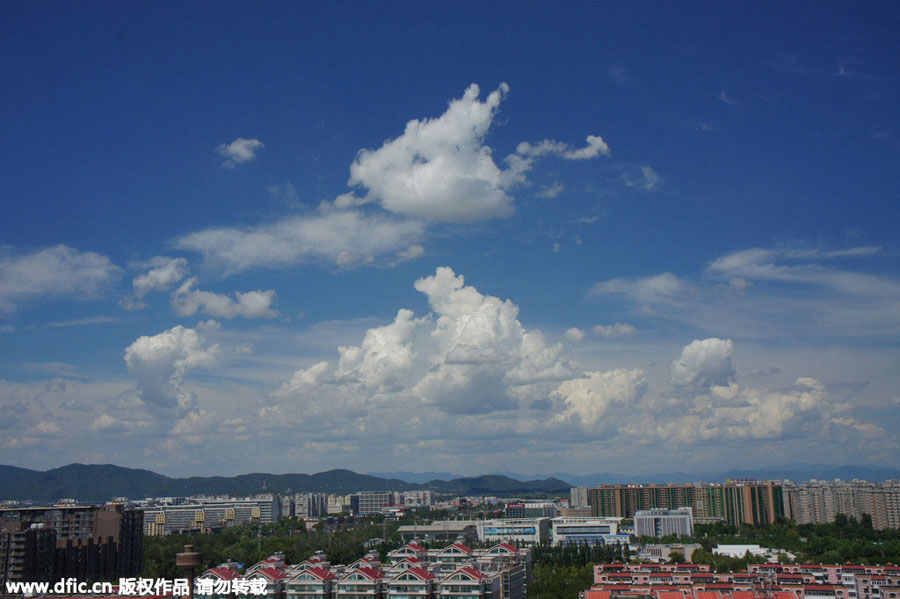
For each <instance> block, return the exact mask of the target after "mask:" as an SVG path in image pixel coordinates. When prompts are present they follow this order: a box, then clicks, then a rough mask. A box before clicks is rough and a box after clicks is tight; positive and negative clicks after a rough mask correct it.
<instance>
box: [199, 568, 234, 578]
mask: <svg viewBox="0 0 900 599" xmlns="http://www.w3.org/2000/svg"><path fill="white" fill-rule="evenodd" d="M205 574H212V575H214V576H217V577H219V578H220V579H222V580H231V579H232V578H236V577H237V576H240V572H238V571H237V570H235V569H233V568H210V569H209V570H207V571H206V572H205Z"/></svg>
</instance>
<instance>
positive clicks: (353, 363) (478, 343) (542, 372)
mask: <svg viewBox="0 0 900 599" xmlns="http://www.w3.org/2000/svg"><path fill="white" fill-rule="evenodd" d="M415 288H416V289H417V290H418V291H420V292H422V293H423V294H425V295H426V296H427V298H428V302H429V305H430V306H431V309H432V314H431V315H428V316H424V317H421V318H416V317H415V316H414V314H413V313H412V312H411V311H409V310H400V311H399V312H398V313H397V317H396V318H395V319H394V321H393V322H392V323H391V324H389V325H386V326H383V327H374V328H370V329H369V330H368V331H367V332H366V334H365V336H364V338H363V341H362V343H361V344H360V345H358V346H356V345H351V346H342V347H339V348H338V352H339V354H340V359H339V363H338V366H337V367H336V368H334V369H333V370H332V369H330V368H329V367H328V366H327V364H324V363H321V362H320V363H319V364H317V365H315V366H314V367H312V368H311V369H304V370H300V371H298V372H297V373H296V374H295V375H294V377H293V378H292V380H291V382H290V383H287V384H286V385H285V386H283V387H282V389H281V390H280V391H279V392H278V397H281V398H287V397H290V396H292V394H293V395H295V396H298V397H306V398H310V399H311V398H313V397H321V396H324V395H327V396H329V397H333V398H340V399H339V400H337V401H339V402H341V403H340V405H342V406H346V405H347V402H350V405H355V406H357V409H362V408H363V407H364V406H368V405H375V404H377V405H379V406H381V407H382V408H381V409H386V407H387V406H392V407H394V408H398V407H399V406H405V407H406V408H405V409H416V408H422V407H425V406H432V407H433V408H436V409H437V410H438V411H439V412H442V413H444V414H473V413H487V412H496V411H504V410H515V409H517V408H518V407H520V406H525V405H529V404H530V403H531V402H534V401H537V400H540V399H542V398H546V396H547V393H548V392H549V385H552V384H554V383H556V382H558V381H560V380H563V379H565V378H568V377H571V376H572V370H571V366H570V365H569V364H568V362H567V360H566V359H565V357H564V356H563V355H562V352H563V348H562V346H561V345H559V344H557V345H552V346H550V345H547V344H546V343H545V341H544V338H543V335H542V334H541V333H540V331H528V330H526V329H525V328H524V327H523V326H522V325H521V323H519V321H518V320H517V316H518V308H517V306H516V305H515V304H513V303H512V302H511V301H509V300H506V301H502V300H500V299H499V298H496V297H492V296H486V295H483V294H481V293H479V292H478V290H476V289H475V288H474V287H470V286H466V285H465V284H464V280H463V277H461V276H457V275H456V274H455V273H454V272H453V271H452V270H451V269H450V268H446V267H441V268H438V269H437V271H436V272H435V274H434V275H433V276H430V277H425V278H422V279H419V280H418V281H416V283H415ZM541 389H543V390H541ZM323 417H324V415H323Z"/></svg>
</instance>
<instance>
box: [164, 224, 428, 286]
mask: <svg viewBox="0 0 900 599" xmlns="http://www.w3.org/2000/svg"><path fill="white" fill-rule="evenodd" d="M424 232H425V227H424V225H423V224H422V223H420V222H418V221H412V220H398V219H394V218H389V217H385V216H379V215H374V214H371V215H370V214H364V213H362V212H359V211H341V210H325V211H318V212H316V213H313V214H309V215H299V216H292V217H288V218H285V219H283V220H280V221H276V222H274V223H270V224H266V225H259V226H256V227H242V228H238V227H228V228H218V229H206V230H203V231H198V232H196V233H190V234H188V235H184V236H182V237H179V238H177V239H176V240H175V245H176V246H177V247H179V248H182V249H187V250H193V251H196V252H200V253H201V254H202V255H203V258H204V260H205V261H206V262H207V263H209V264H210V265H212V266H213V267H216V268H220V269H222V270H223V271H224V272H225V273H226V274H234V273H238V272H243V271H246V270H250V269H253V268H284V267H289V266H295V265H297V264H303V263H307V262H324V263H327V264H335V265H339V266H351V265H355V264H368V263H372V262H375V261H376V260H378V259H379V258H382V257H385V256H392V255H394V256H396V255H400V254H403V255H404V256H408V255H409V251H410V250H409V248H410V246H411V245H416V244H417V243H418V242H419V241H420V240H421V239H422V237H423V236H424Z"/></svg>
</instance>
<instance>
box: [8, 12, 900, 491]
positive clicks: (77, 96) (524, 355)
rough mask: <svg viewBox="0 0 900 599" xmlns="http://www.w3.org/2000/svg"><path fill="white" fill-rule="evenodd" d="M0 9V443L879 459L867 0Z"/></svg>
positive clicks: (98, 450)
mask: <svg viewBox="0 0 900 599" xmlns="http://www.w3.org/2000/svg"><path fill="white" fill-rule="evenodd" d="M0 15H2V18H0V32H2V34H3V35H0V48H2V49H3V52H2V53H0V69H2V71H3V72H4V73H5V74H6V76H5V79H6V80H7V82H8V84H7V85H6V86H4V90H3V91H0V98H2V102H0V105H2V106H3V108H2V109H0V111H2V112H0V114H2V115H3V118H2V119H0V121H2V123H3V125H2V127H3V131H4V136H3V137H4V139H5V140H6V143H5V144H3V145H2V147H0V159H2V164H3V165H4V169H3V170H4V176H3V177H2V181H0V201H2V202H3V208H4V214H5V215H7V218H5V219H3V223H2V224H0V352H2V353H0V406H2V408H3V411H4V414H6V415H8V416H5V417H4V419H3V420H4V421H3V422H2V423H0V450H2V455H3V458H2V459H0V462H2V463H4V464H9V465H14V466H20V467H25V468H32V469H39V470H44V469H48V468H54V467H59V466H62V465H64V464H69V463H72V462H85V463H115V464H118V465H122V466H127V467H132V468H146V469H149V470H154V471H158V472H163V473H165V474H167V475H169V476H190V475H203V474H206V473H215V474H219V475H234V474H239V473H245V472H259V471H277V472H310V473H312V472H321V471H325V470H328V469H332V468H347V469H350V470H354V471H357V472H377V471H399V470H403V471H410V472H421V471H443V472H458V473H460V474H462V475H477V474H484V473H485V472H494V471H516V472H524V473H552V472H564V471H566V472H573V473H579V474H589V473H595V472H603V471H605V472H623V471H624V472H634V473H640V474H645V473H656V472H662V471H666V470H670V471H678V472H688V473H690V472H713V471H722V470H726V469H729V468H753V467H761V466H777V465H780V464H790V463H797V462H809V463H824V464H847V463H852V464H859V465H869V466H878V465H883V466H893V465H895V464H897V463H900V440H898V438H897V436H896V434H892V433H890V431H891V430H898V429H900V409H898V408H900V392H898V391H897V389H898V384H900V369H898V368H897V365H898V364H900V351H898V341H900V277H898V275H897V273H898V258H900V253H898V249H900V248H898V245H897V230H898V225H900V210H897V204H898V202H897V197H898V191H900V189H898V186H900V178H898V177H897V175H898V169H897V165H898V164H900V144H898V132H900V130H898V127H900V123H898V120H897V117H898V112H897V106H898V105H900V103H898V97H897V96H898V92H900V86H898V73H897V69H896V66H895V65H894V64H893V62H894V61H893V60H892V58H893V56H894V55H895V54H896V49H897V47H898V41H900V39H898V38H900V36H898V33H897V32H898V31H900V27H898V26H897V25H898V24H900V23H898V21H900V19H898V16H900V11H898V9H897V8H896V7H895V6H893V5H891V4H889V3H872V4H867V5H865V6H859V5H855V4H852V3H837V4H832V5H828V6H821V5H819V4H815V3H798V4H794V5H790V6H778V7H765V6H757V5H754V4H750V3H738V4H735V5H730V6H715V7H713V8H712V9H709V10H708V9H707V8H704V7H700V6H684V5H674V4H672V5H669V4H659V5H655V6H628V5H622V6H616V5H611V6H576V5H569V6H537V5H535V6H527V7H518V6H517V7H513V6H512V5H509V4H503V3H497V4H493V5H490V6H476V5H443V6H424V5H421V6H419V5H414V6H411V5H405V4H399V3H380V4H373V5H365V6H356V5H347V6H343V7H340V6H337V7H335V6H326V5H309V6H304V5H279V4H274V3H262V4H255V5H239V4H228V5H215V6H214V5H212V4H209V3H198V4H196V5H192V6H177V5H161V4H160V5H131V6H127V7H121V6H110V5H104V4H101V3H84V4H79V5H67V6H53V7H50V6H42V5H32V4H28V3H24V2H13V3H7V4H5V5H3V6H2V7H0ZM525 32H529V33H528V34H527V35H526V33H525ZM892 198H893V199H892Z"/></svg>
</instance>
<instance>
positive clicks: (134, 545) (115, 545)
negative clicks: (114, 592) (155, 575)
mask: <svg viewBox="0 0 900 599" xmlns="http://www.w3.org/2000/svg"><path fill="white" fill-rule="evenodd" d="M142 524H143V514H142V513H141V512H140V511H138V510H132V509H126V508H125V507H123V506H122V505H118V504H107V505H103V506H93V505H65V506H52V507H27V508H26V507H19V508H9V509H0V552H3V554H4V556H5V557H3V556H0V564H3V570H4V571H3V572H2V573H0V575H2V576H6V577H8V578H7V579H8V580H13V579H14V578H12V577H15V576H20V575H21V576H35V577H46V576H47V573H48V571H49V570H50V569H52V576H51V578H52V579H53V580H56V579H59V578H70V577H74V578H78V579H79V580H83V581H88V580H101V579H114V578H118V577H120V576H134V575H135V574H137V573H139V572H140V571H141V566H142V562H143V558H144V554H143V548H144V537H143V530H142V528H143V526H142ZM51 547H52V553H51V551H50V549H51ZM4 562H5V563H4ZM38 579H40V578H31V579H29V580H38Z"/></svg>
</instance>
